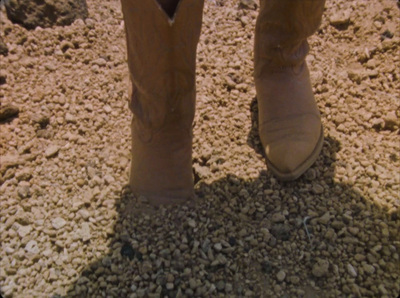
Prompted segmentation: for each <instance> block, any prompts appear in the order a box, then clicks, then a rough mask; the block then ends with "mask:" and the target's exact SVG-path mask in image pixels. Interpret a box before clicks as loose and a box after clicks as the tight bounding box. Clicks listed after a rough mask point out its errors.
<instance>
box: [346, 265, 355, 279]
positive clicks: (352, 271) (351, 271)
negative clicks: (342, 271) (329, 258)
mask: <svg viewBox="0 0 400 298" xmlns="http://www.w3.org/2000/svg"><path fill="white" fill-rule="evenodd" d="M347 272H348V273H349V274H350V275H351V276H352V277H357V271H356V269H355V268H354V267H353V265H351V264H347Z"/></svg>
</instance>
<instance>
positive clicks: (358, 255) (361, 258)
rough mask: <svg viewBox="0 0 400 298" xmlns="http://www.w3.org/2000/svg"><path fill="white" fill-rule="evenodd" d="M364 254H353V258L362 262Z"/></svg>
mask: <svg viewBox="0 0 400 298" xmlns="http://www.w3.org/2000/svg"><path fill="white" fill-rule="evenodd" d="M365 258H366V257H365V255H362V254H356V255H355V256H354V259H355V260H356V261H357V262H362V261H364V260H365Z"/></svg>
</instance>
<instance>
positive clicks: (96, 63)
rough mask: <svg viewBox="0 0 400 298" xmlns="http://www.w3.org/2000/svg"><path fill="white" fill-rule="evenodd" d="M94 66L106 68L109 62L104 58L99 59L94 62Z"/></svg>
mask: <svg viewBox="0 0 400 298" xmlns="http://www.w3.org/2000/svg"><path fill="white" fill-rule="evenodd" d="M92 64H94V65H98V66H105V65H106V64H107V61H106V60H105V59H103V58H98V59H96V60H94V61H93V62H92Z"/></svg>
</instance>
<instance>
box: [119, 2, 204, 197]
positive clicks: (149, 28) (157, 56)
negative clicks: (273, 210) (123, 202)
mask: <svg viewBox="0 0 400 298" xmlns="http://www.w3.org/2000/svg"><path fill="white" fill-rule="evenodd" d="M121 2H122V11H123V15H124V20H125V29H126V37H127V47H128V66H129V72H130V77H131V86H132V92H131V95H130V108H131V110H132V112H133V120H132V165H131V174H130V186H131V188H132V190H133V192H134V193H135V194H136V195H138V196H145V197H146V198H147V199H148V200H149V201H150V203H151V204H154V205H158V204H170V203H178V202H182V201H184V200H187V199H190V198H192V197H193V173H192V122H193V118H194V111H195V94H196V89H195V74H196V71H195V62H196V48H197V43H198V40H199V36H200V29H201V22H202V10H203V1H199V0H180V1H179V4H178V6H177V7H176V11H175V12H172V13H175V15H174V17H173V18H168V16H167V15H166V14H165V13H164V12H163V11H162V7H161V6H160V5H159V3H157V2H156V0H121ZM171 3H172V2H171Z"/></svg>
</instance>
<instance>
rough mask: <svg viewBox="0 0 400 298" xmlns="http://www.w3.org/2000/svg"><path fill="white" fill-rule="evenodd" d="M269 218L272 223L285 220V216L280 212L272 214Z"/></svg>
mask: <svg viewBox="0 0 400 298" xmlns="http://www.w3.org/2000/svg"><path fill="white" fill-rule="evenodd" d="M271 220H272V222H274V223H279V222H284V221H285V216H284V215H283V214H282V213H275V214H273V215H272V218H271Z"/></svg>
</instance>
